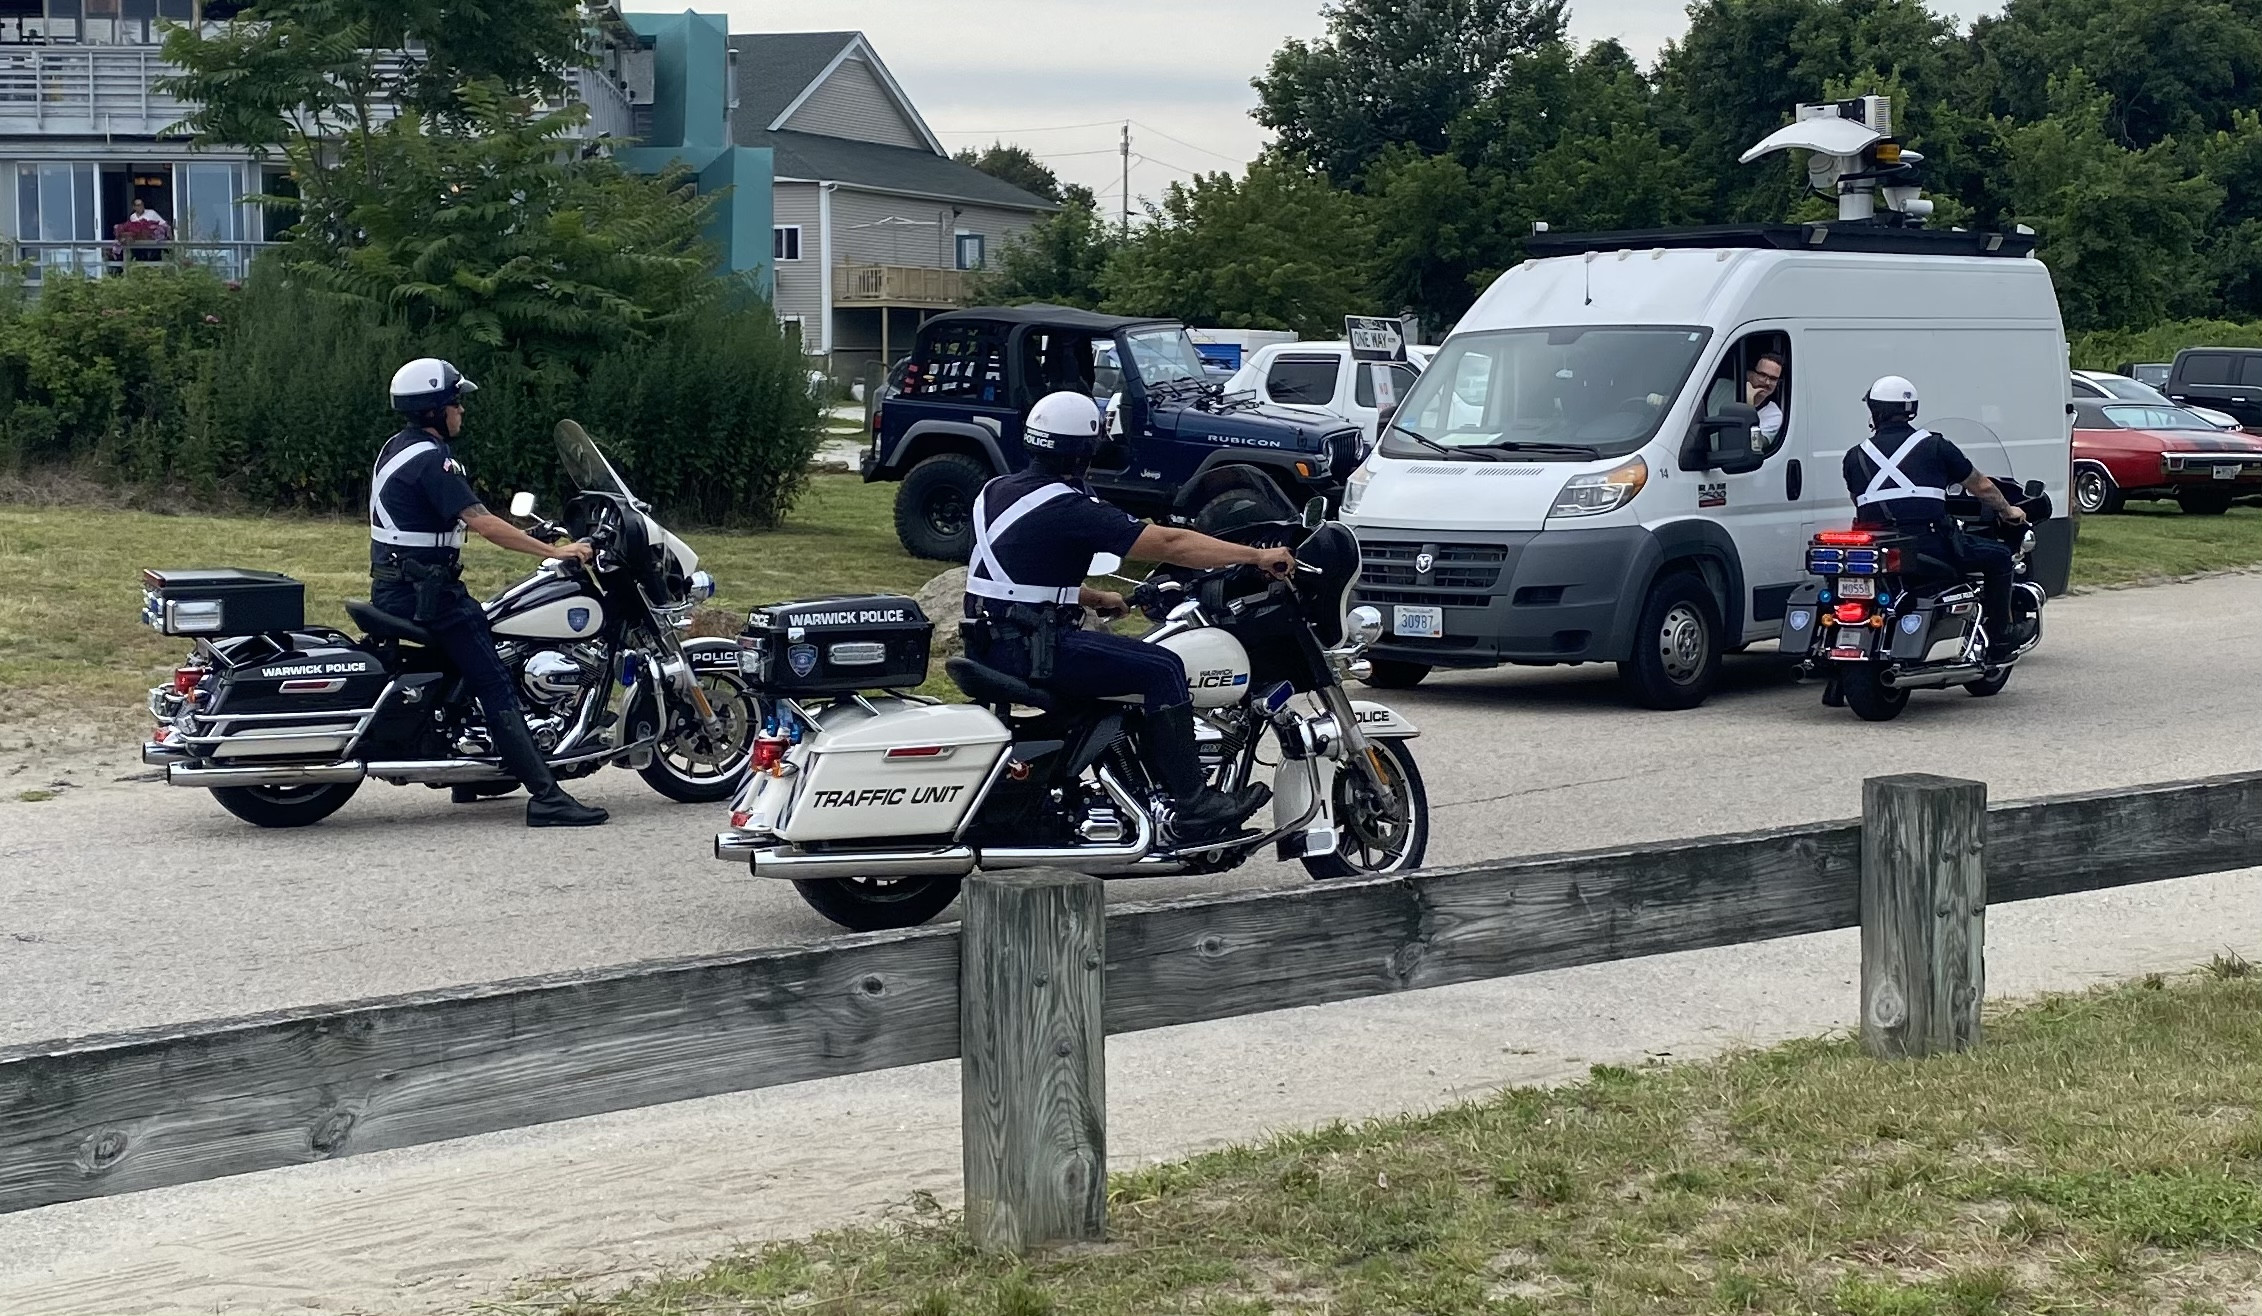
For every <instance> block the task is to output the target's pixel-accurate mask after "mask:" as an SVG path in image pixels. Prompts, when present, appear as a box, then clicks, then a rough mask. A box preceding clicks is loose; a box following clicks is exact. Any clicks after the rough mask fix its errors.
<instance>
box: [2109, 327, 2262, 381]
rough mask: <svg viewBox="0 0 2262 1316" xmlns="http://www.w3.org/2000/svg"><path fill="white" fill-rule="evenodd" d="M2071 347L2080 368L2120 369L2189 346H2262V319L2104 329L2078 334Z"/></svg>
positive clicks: (2170, 357) (2170, 358)
mask: <svg viewBox="0 0 2262 1316" xmlns="http://www.w3.org/2000/svg"><path fill="white" fill-rule="evenodd" d="M2067 347H2068V348H2069V349H2070V351H2071V353H2072V356H2073V365H2074V369H2076V370H2117V369H2119V368H2120V367H2121V366H2123V365H2127V364H2131V363H2136V362H2144V361H2173V360H2175V359H2176V353H2177V352H2180V351H2182V350H2183V349H2184V348H2187V347H2262V323H2248V324H2240V323H2238V322H2237V321H2234V320H2178V321H2174V322H2172V323H2169V324H2161V325H2155V326H2153V327H2152V328H2150V329H2100V330H2097V331H2095V332H2092V333H2086V334H2075V335H2073V336H2072V338H2071V340H2070V341H2069V342H2068V344H2067Z"/></svg>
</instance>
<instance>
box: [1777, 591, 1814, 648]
mask: <svg viewBox="0 0 2262 1316" xmlns="http://www.w3.org/2000/svg"><path fill="white" fill-rule="evenodd" d="M1821 599H1822V587H1821V586H1820V585H1817V584H1815V583H1814V582H1812V581H1808V582H1807V583H1805V584H1803V585H1800V586H1799V587H1798V588H1797V589H1795V590H1792V591H1791V597H1790V599H1789V600H1788V601H1786V602H1785V603H1784V605H1783V633H1782V635H1781V637H1780V639H1779V641H1778V647H1780V648H1781V649H1782V651H1783V652H1784V653H1786V654H1789V655H1790V656H1792V657H1794V658H1803V657H1805V656H1806V654H1807V653H1808V652H1809V651H1810V650H1812V649H1813V648H1814V628H1815V623H1816V622H1817V621H1818V620H1819V619H1820V617H1821V615H1822V602H1821Z"/></svg>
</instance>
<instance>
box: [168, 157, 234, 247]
mask: <svg viewBox="0 0 2262 1316" xmlns="http://www.w3.org/2000/svg"><path fill="white" fill-rule="evenodd" d="M180 172H181V180H182V186H181V202H180V205H181V215H180V222H179V224H178V225H177V226H176V231H177V232H179V233H180V235H181V237H182V238H184V239H186V240H188V241H191V242H236V241H239V240H240V239H241V238H242V237H243V234H242V232H241V216H240V213H239V212H240V211H241V209H242V206H241V205H240V203H241V202H242V200H243V176H242V174H241V173H239V172H238V171H237V169H236V167H235V166H234V165H221V164H191V165H182V166H181V170H180Z"/></svg>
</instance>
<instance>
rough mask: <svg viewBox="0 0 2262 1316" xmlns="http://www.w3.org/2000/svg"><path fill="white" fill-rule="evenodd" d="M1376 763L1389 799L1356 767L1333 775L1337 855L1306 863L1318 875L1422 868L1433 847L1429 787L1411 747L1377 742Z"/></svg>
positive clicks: (1372, 873) (1365, 874)
mask: <svg viewBox="0 0 2262 1316" xmlns="http://www.w3.org/2000/svg"><path fill="white" fill-rule="evenodd" d="M1371 743H1372V745H1373V747H1374V754H1375V759H1376V762H1377V766H1379V767H1380V768H1381V769H1382V779H1383V782H1384V784H1386V785H1387V786H1388V787H1389V788H1390V796H1389V798H1388V799H1387V800H1376V799H1374V798H1372V796H1373V791H1372V788H1371V787H1369V786H1368V784H1367V780H1366V777H1365V775H1364V774H1363V773H1361V772H1359V771H1358V770H1357V769H1356V768H1352V767H1348V766H1346V767H1345V768H1343V769H1342V770H1341V771H1339V772H1337V773H1336V774H1335V786H1334V798H1333V800H1332V801H1331V803H1332V804H1333V805H1334V809H1335V829H1336V840H1335V853H1334V854H1330V855H1317V856H1314V857H1312V858H1309V859H1306V860H1304V861H1303V864H1304V871H1305V872H1308V873H1310V874H1311V875H1312V876H1313V877H1316V878H1331V877H1376V876H1380V875H1382V874H1384V873H1405V872H1411V871H1413V870H1414V869H1416V868H1419V867H1421V864H1422V854H1423V852H1424V851H1426V850H1428V849H1429V790H1428V788H1427V787H1425V786H1423V785H1422V771H1421V769H1420V768H1418V767H1416V766H1415V765H1414V751H1413V747H1412V746H1410V745H1408V744H1407V743H1406V742H1405V741H1403V740H1377V741H1373V742H1371Z"/></svg>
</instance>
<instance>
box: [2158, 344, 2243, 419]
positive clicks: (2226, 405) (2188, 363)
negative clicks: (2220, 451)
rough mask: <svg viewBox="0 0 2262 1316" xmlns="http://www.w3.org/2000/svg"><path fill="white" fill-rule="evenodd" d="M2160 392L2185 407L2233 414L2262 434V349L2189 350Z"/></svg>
mask: <svg viewBox="0 0 2262 1316" xmlns="http://www.w3.org/2000/svg"><path fill="white" fill-rule="evenodd" d="M2160 391H2161V392H2163V393H2165V394H2167V395H2168V397H2169V398H2170V399H2171V400H2173V401H2175V402H2177V403H2180V404H2182V405H2184V406H2189V407H2213V408H2214V409H2215V410H2217V411H2223V412H2228V413H2230V414H2231V415H2232V416H2233V417H2235V418H2237V420H2238V423H2239V424H2240V426H2242V427H2243V428H2245V429H2249V430H2257V431H2262V347H2187V348H2185V349H2184V350H2182V351H2181V352H2178V353H2176V363H2175V365H2174V366H2172V367H2171V368H2170V369H2169V371H2168V382H2167V383H2165V384H2163V385H2161V386H2160Z"/></svg>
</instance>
